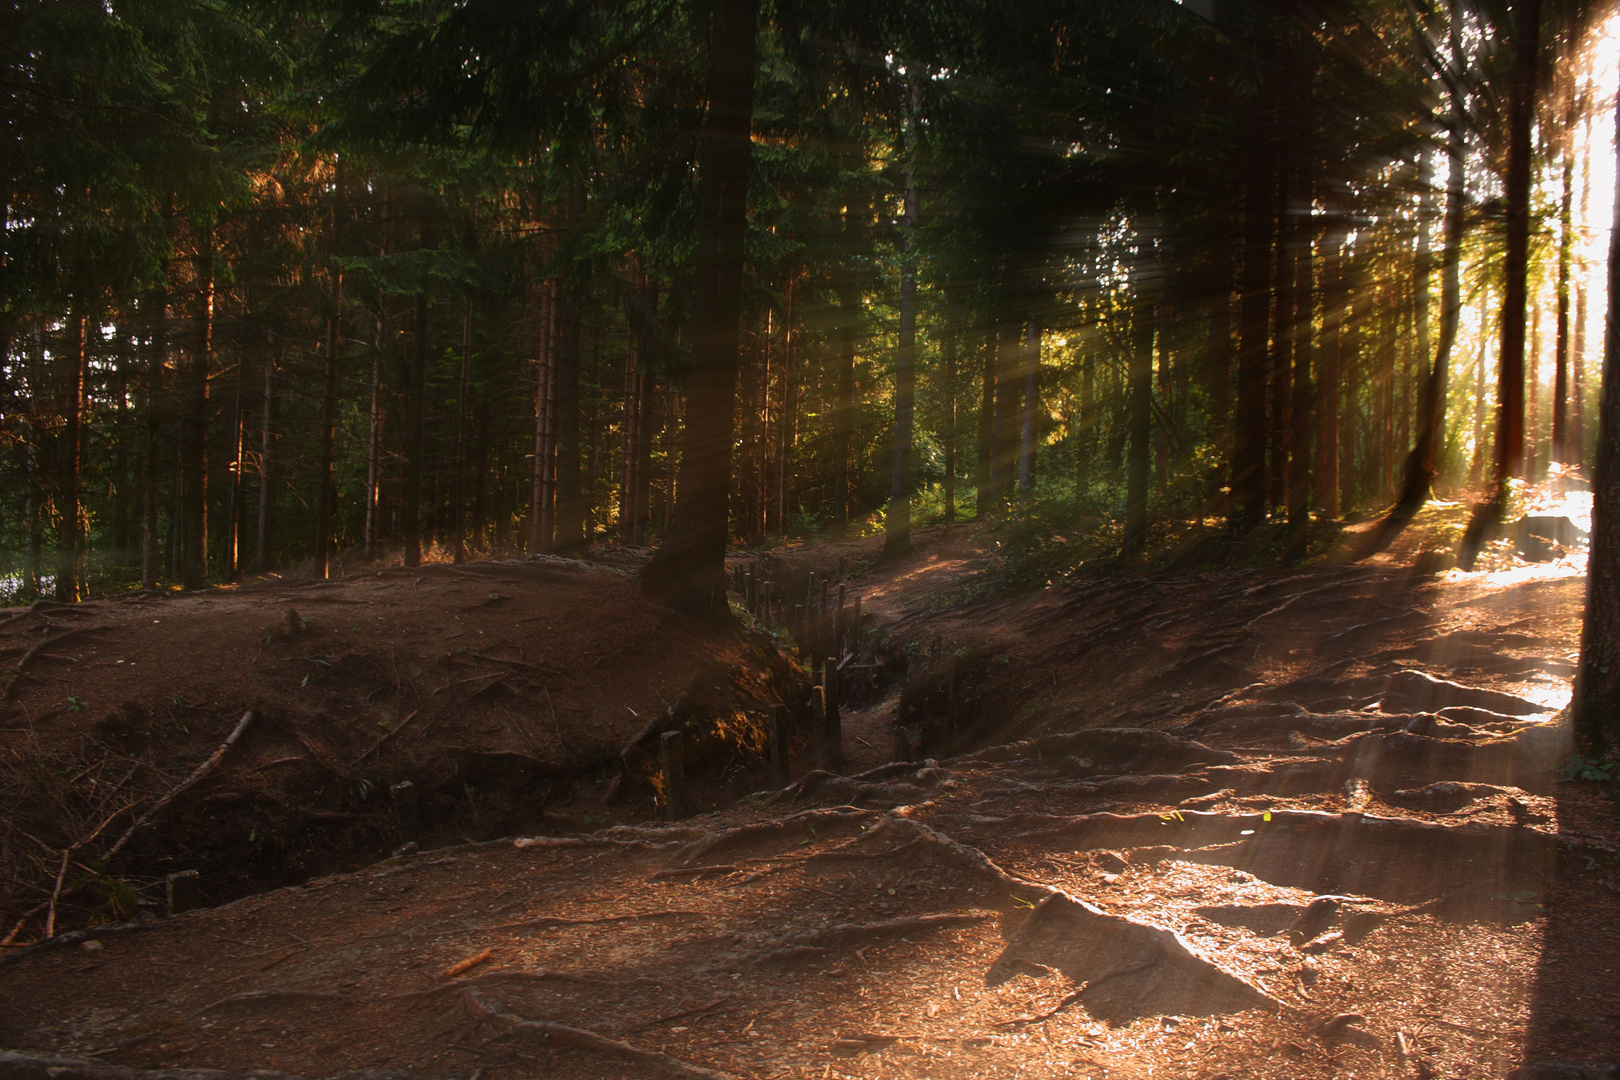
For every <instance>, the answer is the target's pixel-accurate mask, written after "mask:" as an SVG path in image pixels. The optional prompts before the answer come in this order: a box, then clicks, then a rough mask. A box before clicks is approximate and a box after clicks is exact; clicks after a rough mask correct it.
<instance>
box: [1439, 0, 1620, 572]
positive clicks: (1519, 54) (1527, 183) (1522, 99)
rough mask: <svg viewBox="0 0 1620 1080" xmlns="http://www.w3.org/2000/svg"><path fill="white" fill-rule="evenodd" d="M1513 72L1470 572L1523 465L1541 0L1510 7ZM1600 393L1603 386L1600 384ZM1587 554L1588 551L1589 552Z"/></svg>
mask: <svg viewBox="0 0 1620 1080" xmlns="http://www.w3.org/2000/svg"><path fill="white" fill-rule="evenodd" d="M1513 11H1514V16H1515V26H1514V28H1513V29H1514V37H1515V38H1516V39H1517V40H1516V41H1515V43H1514V46H1515V50H1516V61H1517V62H1516V65H1515V66H1516V70H1515V75H1514V80H1513V89H1512V94H1513V98H1512V101H1511V103H1510V110H1509V116H1508V169H1507V184H1506V192H1505V196H1506V198H1505V202H1506V217H1507V245H1506V246H1507V251H1506V256H1505V258H1504V260H1503V261H1504V266H1503V284H1502V293H1503V295H1502V349H1501V353H1500V355H1499V356H1498V358H1497V394H1496V458H1495V466H1496V468H1495V473H1494V475H1493V477H1492V480H1493V481H1494V484H1493V486H1494V489H1495V490H1494V491H1493V492H1492V494H1491V496H1490V497H1489V498H1488V499H1486V500H1485V501H1484V502H1482V503H1480V504H1479V505H1478V506H1476V507H1475V508H1474V513H1473V516H1472V517H1471V518H1470V520H1469V522H1468V528H1467V530H1466V531H1465V532H1464V533H1463V539H1462V544H1461V545H1460V546H1459V548H1458V551H1457V565H1458V566H1459V567H1461V568H1462V569H1464V570H1472V569H1473V567H1474V561H1475V560H1476V559H1477V558H1478V557H1479V550H1480V548H1481V547H1483V546H1484V544H1485V542H1486V541H1487V540H1489V539H1490V538H1491V537H1492V536H1493V535H1495V533H1496V531H1497V530H1498V529H1499V528H1500V527H1501V524H1502V517H1503V514H1504V513H1505V512H1506V509H1507V497H1508V481H1509V480H1511V479H1512V478H1513V477H1515V476H1517V475H1518V474H1519V468H1520V466H1521V465H1522V464H1523V462H1524V317H1525V307H1526V303H1527V301H1528V298H1529V297H1528V282H1527V277H1528V272H1529V267H1530V187H1531V168H1530V166H1531V161H1530V158H1531V149H1532V145H1531V141H1530V140H1531V125H1532V122H1533V121H1534V119H1535V106H1536V61H1537V58H1538V55H1539V51H1540V37H1541V0H1521V2H1520V3H1518V4H1515V5H1514V8H1513ZM1604 398H1605V400H1607V398H1608V389H1607V387H1605V389H1604ZM1593 552H1594V556H1595V554H1596V549H1595V548H1594V549H1593Z"/></svg>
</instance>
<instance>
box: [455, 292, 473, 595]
mask: <svg viewBox="0 0 1620 1080" xmlns="http://www.w3.org/2000/svg"><path fill="white" fill-rule="evenodd" d="M471 373H472V300H470V299H469V300H467V301H466V306H465V308H464V310H463V311H462V318H461V378H460V380H459V382H458V385H457V390H456V494H455V505H454V506H452V507H451V511H450V518H451V523H452V525H453V526H454V527H455V531H456V554H455V561H456V562H458V563H464V562H466V561H467V382H468V379H469V377H470V376H471Z"/></svg>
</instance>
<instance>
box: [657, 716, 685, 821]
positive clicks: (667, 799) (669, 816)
mask: <svg viewBox="0 0 1620 1080" xmlns="http://www.w3.org/2000/svg"><path fill="white" fill-rule="evenodd" d="M658 752H659V757H660V758H661V759H662V761H663V765H664V818H665V820H668V821H678V820H679V819H681V818H683V817H685V816H686V749H685V744H684V743H682V742H681V733H680V732H678V731H666V732H664V734H663V735H662V736H661V737H660V738H659V740H658Z"/></svg>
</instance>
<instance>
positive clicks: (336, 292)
mask: <svg viewBox="0 0 1620 1080" xmlns="http://www.w3.org/2000/svg"><path fill="white" fill-rule="evenodd" d="M336 170H337V180H336V194H337V202H336V204H335V205H334V206H333V207H332V250H333V252H334V255H335V253H336V252H338V251H340V250H342V246H343V215H344V207H343V161H342V159H341V158H339V159H338V162H337V166H336ZM326 273H327V280H328V284H329V285H330V288H331V295H330V296H329V297H328V298H327V303H328V304H330V305H331V307H330V309H329V310H328V311H327V313H326V368H325V372H324V376H325V377H324V381H323V384H322V385H323V389H324V393H323V394H322V395H321V458H320V467H319V476H320V492H319V495H318V498H317V499H316V503H315V576H316V577H318V578H326V577H330V576H331V575H330V569H331V562H332V524H333V523H332V519H333V518H334V517H335V516H336V514H337V489H336V487H335V486H334V484H333V480H332V457H333V453H334V451H335V442H336V438H337V396H338V395H337V389H338V388H337V384H338V342H339V339H340V335H341V334H342V330H343V268H342V267H341V266H340V265H339V264H338V262H337V260H336V258H333V259H332V261H331V264H330V265H329V266H328V267H327V271H326Z"/></svg>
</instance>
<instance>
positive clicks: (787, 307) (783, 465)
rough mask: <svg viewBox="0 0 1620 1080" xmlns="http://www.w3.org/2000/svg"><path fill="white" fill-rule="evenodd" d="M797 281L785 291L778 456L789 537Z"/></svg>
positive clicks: (779, 501)
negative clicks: (794, 311) (794, 316)
mask: <svg viewBox="0 0 1620 1080" xmlns="http://www.w3.org/2000/svg"><path fill="white" fill-rule="evenodd" d="M796 285H797V281H796V279H795V278H789V279H788V283H787V287H786V288H785V289H784V290H783V311H782V421H781V424H780V425H779V431H780V437H781V442H780V445H779V447H778V450H777V454H776V528H777V531H778V534H779V535H781V536H787V534H788V505H789V504H788V488H789V487H790V486H791V485H792V483H793V478H794V474H793V451H794V449H795V448H796V447H797V445H798V408H799V387H798V382H797V379H798V374H797V369H796V368H795V366H794V361H795V359H796V357H795V356H794V351H795V347H796V346H797V345H798V335H796V334H795V333H794V330H793V296H794V293H795V291H796V288H795V286H796Z"/></svg>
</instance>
